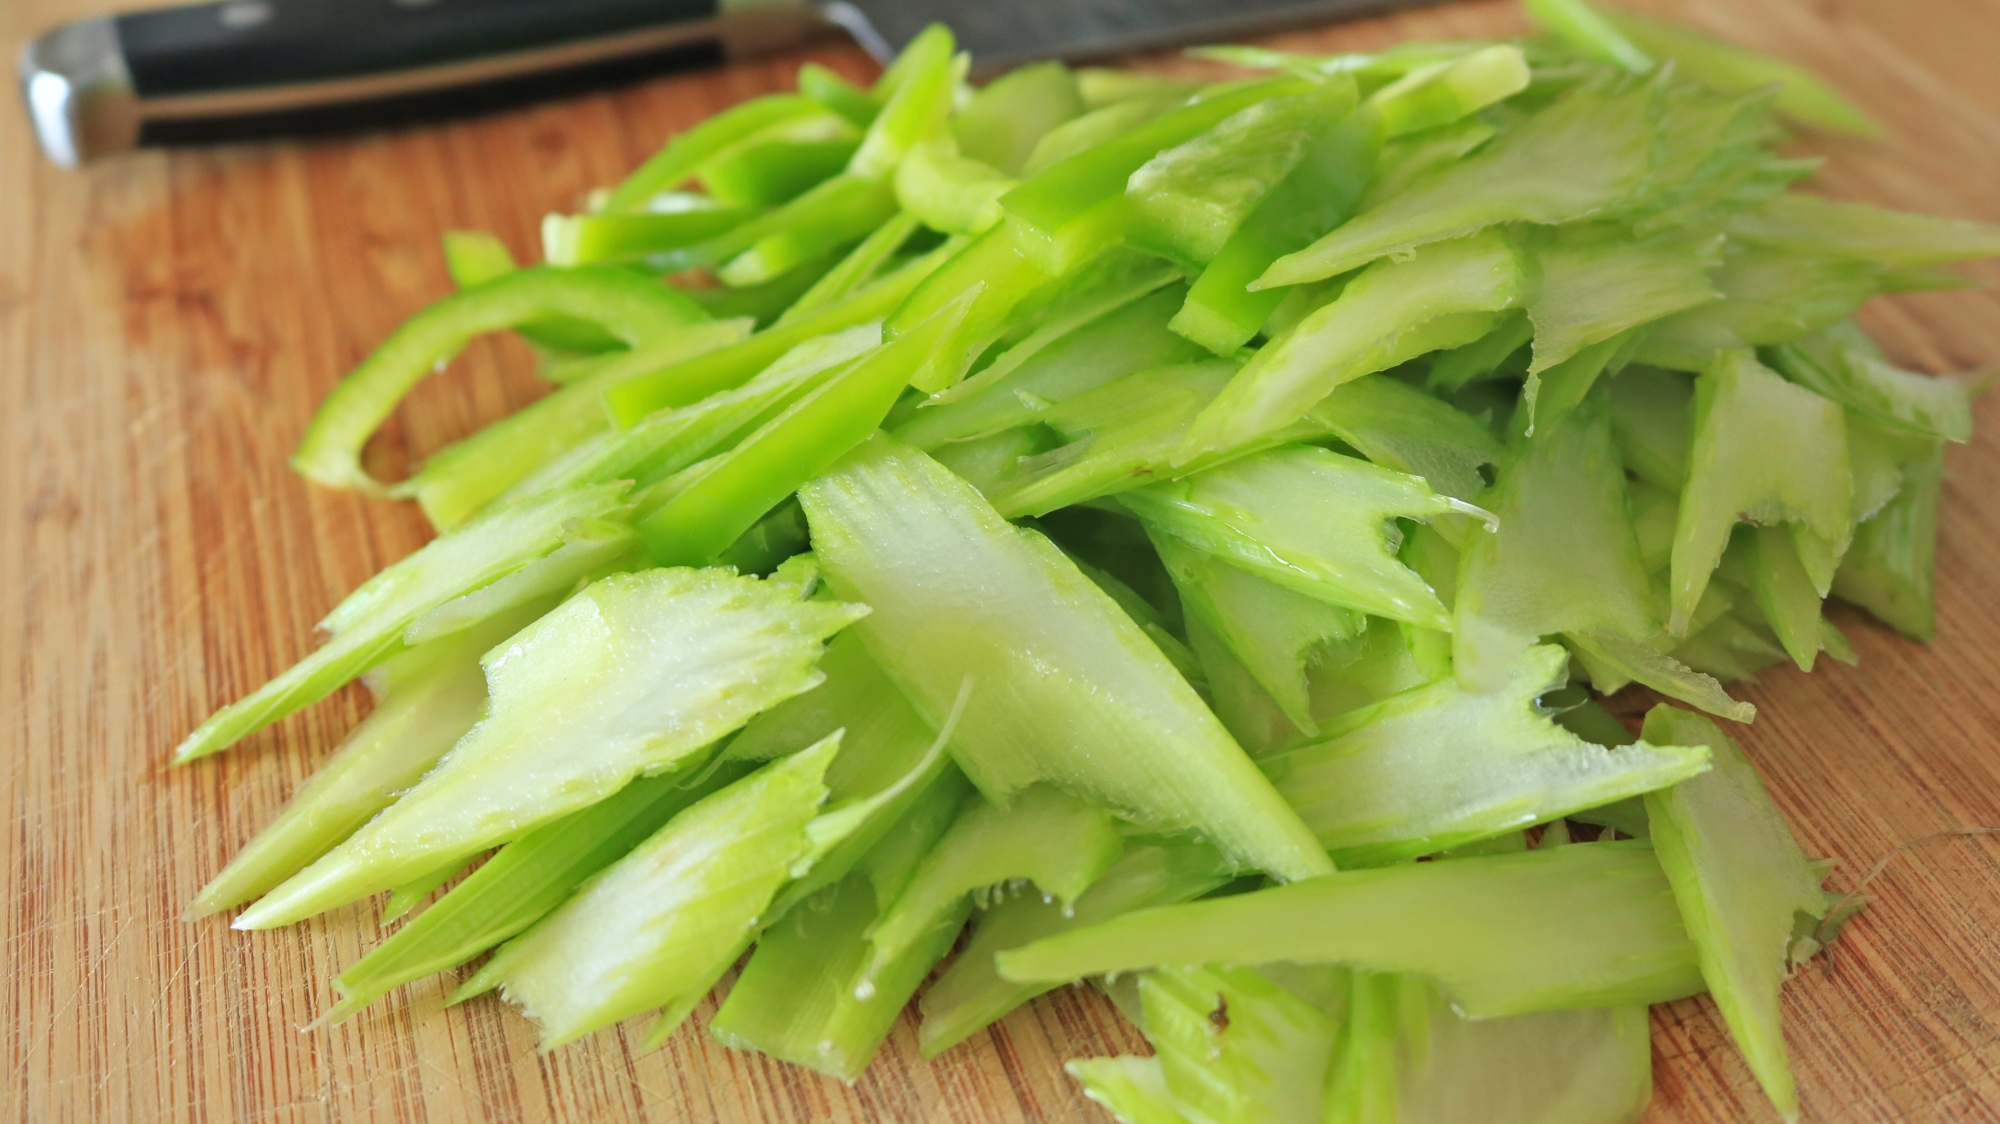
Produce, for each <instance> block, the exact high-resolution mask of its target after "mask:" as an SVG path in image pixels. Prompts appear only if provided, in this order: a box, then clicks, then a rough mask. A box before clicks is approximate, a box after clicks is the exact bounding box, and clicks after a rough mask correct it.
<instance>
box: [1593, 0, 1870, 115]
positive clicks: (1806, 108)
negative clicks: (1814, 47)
mask: <svg viewBox="0 0 2000 1124" xmlns="http://www.w3.org/2000/svg"><path fill="white" fill-rule="evenodd" d="M1604 18H1605V19H1607V20H1608V21H1610V23H1611V25H1612V26H1613V27H1615V28H1617V30H1618V31H1619V33H1620V34H1622V35H1624V36H1625V38H1627V39H1629V40H1631V41H1632V42H1633V43H1634V44H1636V45H1637V46H1638V47H1639V48H1640V49H1641V50H1644V51H1646V52H1647V53H1649V54H1651V55H1652V56H1654V57H1655V58H1662V59H1672V60H1674V68H1675V70H1676V71H1678V72H1679V73H1680V74H1682V75H1683V76H1685V77H1688V78H1692V79H1694V80H1695V81H1697V82H1700V83H1702V84H1703V85H1706V86H1712V87H1714V88H1715V89H1718V90H1723V91H1727V92H1731V93H1734V92H1738V91H1743V90H1757V89H1762V88H1764V87H1767V86H1771V85H1776V86H1778V88H1779V89H1778V97H1777V101H1776V103H1775V105H1776V108H1777V110H1778V112H1779V113H1782V114H1784V115H1785V116H1786V117H1789V118H1791V119H1792V120H1794V121H1798V122H1800V123H1802V124H1806V125H1811V126H1813V127H1815V128H1820V129H1830V130H1832V131H1834V132H1840V133H1854V134H1858V135H1861V136H1880V135H1881V133H1882V127H1881V126H1880V125H1878V124H1876V123H1875V121H1874V119H1872V118H1870V117H1869V116H1868V115H1867V114H1865V113H1863V112H1861V111H1860V110H1859V109H1856V108H1855V107H1854V105H1853V103H1851V102H1849V101H1848V100H1847V99H1846V98H1844V97H1842V96H1840V94H1838V93H1836V92H1835V91H1834V90H1833V89H1832V88H1831V87H1829V86H1827V85H1826V84H1825V83H1824V82H1821V81H1820V80H1819V79H1818V78H1816V77H1814V76H1813V75H1812V73H1811V72H1809V71H1807V70H1805V69H1803V68H1801V67H1798V66H1794V65H1793V64H1791V63H1788V62H1782V61H1780V60H1778V59H1774V58H1771V57H1770V56H1768V55H1761V54H1758V53H1757V52H1755V51H1749V50H1745V49H1744V48H1742V47H1736V46H1731V45H1729V44H1726V43H1721V42H1718V41H1716V40H1714V39H1710V38H1709V37H1707V36H1705V35H1702V34H1700V33H1699V32H1696V31H1693V30H1690V29H1689V28H1686V27H1683V26H1681V25H1679V24H1672V23H1667V22H1665V21H1662V20H1655V19H1648V18H1646V17H1644V16H1639V15H1633V14H1630V13H1627V12H1616V13H1612V12H1607V13H1605V17H1604Z"/></svg>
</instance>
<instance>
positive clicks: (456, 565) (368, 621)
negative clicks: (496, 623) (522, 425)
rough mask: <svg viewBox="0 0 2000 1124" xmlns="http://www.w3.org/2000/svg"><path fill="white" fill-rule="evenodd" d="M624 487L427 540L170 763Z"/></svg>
mask: <svg viewBox="0 0 2000 1124" xmlns="http://www.w3.org/2000/svg"><path fill="white" fill-rule="evenodd" d="M625 490H626V485H625V484H623V483H615V484H604V485H598V486H594V487H587V488H572V489H566V490H563V491H558V492H551V493H549V494H547V495H545V496H539V497H535V498H532V499H529V500H524V501H522V502H520V503H516V504H508V505H506V506H504V507H500V508H496V509H494V510H493V511H491V512H489V513H487V514H486V515H483V516H481V517H480V518H478V519H475V520H473V521H472V522H470V523H467V524H466V525H465V526H463V527H461V528H459V529H458V530H456V531H453V532H451V533H450V534H446V535H441V536H439V537H438V538H436V539H434V540H432V541H431V542H430V543H429V544H427V545H425V546H424V547H423V548H422V549H420V550H418V551H417V552H416V553H414V554H412V555H410V556H409V557H408V558H405V559H403V560H402V561H400V562H397V563H395V564H394V565H392V566H390V567H389V568H388V569H386V570H383V571H382V572H381V573H379V574H377V575H375V576H374V577H373V578H370V579H369V580H368V581H367V582H365V583H364V584H363V585H362V586H361V588H359V589H357V590H355V591H354V592H353V593H351V594H349V595H348V596H347V598H346V599H345V600H343V601H342V602H341V603H340V604H339V605H337V606H335V607H334V610H333V612H331V613H328V614H327V616H326V619H325V620H322V621H321V622H320V625H319V627H320V629H321V630H322V631H324V632H326V633H329V634H330V635H329V638H328V640H327V642H326V643H325V644H323V645H321V646H320V647H319V648H317V649H315V650H314V651H313V652H312V654H310V655H308V656H306V657H305V658H304V659H302V660H300V661H299V662H298V663H295V664H293V665H292V666H291V667H289V668H287V669H286V670H285V671H283V672H280V673H279V674H278V675H277V677H276V678H274V679H272V680H271V681H270V682H268V683H266V684H264V685H263V686H262V687H259V688H257V689H256V690H255V691H252V692H251V693H250V694H248V695H245V696H244V697H243V698H241V699H238V700H237V701H235V702H233V703H231V704H229V705H228V706H225V707H223V708H222V709H221V710H218V711H216V712H215V713H214V714H212V715H210V716H209V718H208V720H207V721H206V722H203V723H202V724H201V726H200V727H198V728H197V729H196V730H195V731H194V732H193V733H191V734H189V735H188V736H187V738H186V740H184V741H182V742H181V744H180V746H179V747H178V748H177V749H175V751H174V761H175V763H176V764H180V763H185V762H188V761H192V760H194V759H195V758H197V757H205V756H207V755H208V754H211V753H215V752H217V751H218V750H223V749H227V748H229V747H230V746H231V745H233V744H235V743H236V742H237V741H238V740H240V739H241V738H243V737H245V736H247V735H249V734H252V733H255V732H256V731H258V730H261V729H263V728H264V727H266V726H268V725H270V724H271V723H273V722H276V721H277V720H278V719H280V718H283V717H284V716H285V715H287V714H290V713H292V712H293V711H295V710H298V709H300V708H302V707H305V706H309V705H311V704H313V703H315V702H318V701H319V700H321V699H323V698H325V697H326V696H328V695H330V694H332V693H333V692H334V691H336V690H338V689H340V688H341V687H343V686H345V685H346V684H348V683H349V682H351V681H353V680H354V678H355V677H356V676H359V675H360V674H361V673H362V672H364V671H367V670H368V669H369V668H371V667H374V666H375V665H376V664H379V663H381V662H382V661H383V660H386V659H388V658H389V657H390V656H393V655H395V654H396V653H397V652H399V651H401V650H402V647H403V639H402V634H403V630H404V628H406V627H408V625H409V624H410V622H411V621H414V620H416V619H417V618H418V617H420V616H422V615H423V614H425V613H427V612H429V611H430V610H432V609H434V608H436V607H437V606H439V605H441V604H443V603H445V602H446V601H449V600H451V599H452V598H454V597H457V596H459V595H461V594H464V593H467V592H469V591H471V590H475V589H478V588H480V587H482V586H485V585H489V584H491V583H492V582H494V581H497V580H499V579H500V578H503V577H506V576H507V575H508V574H510V573H513V572H514V571H516V570H519V569H520V568H521V567H523V566H526V565H528V564H530V563H532V562H533V561H535V560H536V559H537V558H540V557H542V556H543V555H545V554H547V553H548V552H549V551H551V550H554V549H556V548H557V547H558V546H559V545H560V544H561V542H562V539H563V532H564V527H565V525H566V524H568V523H569V522H570V521H572V520H575V519H590V518H594V517H597V516H601V515H606V514H609V513H610V512H612V511H613V510H614V509H616V508H617V507H619V506H620V505H621V504H622V503H623V502H624V494H625Z"/></svg>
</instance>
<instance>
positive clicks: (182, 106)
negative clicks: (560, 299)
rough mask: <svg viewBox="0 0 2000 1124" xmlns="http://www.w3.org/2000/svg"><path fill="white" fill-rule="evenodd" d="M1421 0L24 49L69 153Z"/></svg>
mask: <svg viewBox="0 0 2000 1124" xmlns="http://www.w3.org/2000/svg"><path fill="white" fill-rule="evenodd" d="M1411 2H1415V0H836V2H824V3H820V2H806V0H221V2H219V3H207V4H194V5H189V6H186V7H177V8H164V9H158V10H153V11H142V12H131V13H127V14H123V15H111V16H98V17H93V18H89V19H83V20H79V21H76V22H74V23H69V24H65V25H63V26H61V27H58V28H56V29H55V30H53V31H50V32H48V33H46V34H44V35H42V36H41V37H39V38H37V39H35V40H33V41H32V42H30V43H28V44H27V46H26V47H24V48H23V49H22V51H21V58H20V74H21V88H22V92H23V94H24V95H25V96H26V98H27V103H28V112H29V115H30V117H31V118H32V119H33V122H34V127H35V134H36V136H37V137H38V138H39V139H40V141H41V145H42V149H43V151H44V152H46V153H47V154H48V156H49V158H50V159H51V160H53V161H54V162H55V163H57V164H59V165H62V166H64V167H74V166H76V165H77V164H79V163H81V162H83V161H86V160H90V159H93V158H96V157H100V156H105V155H109V154H112V153H117V152H124V151H127V150H130V149H133V148H136V147H139V146H142V145H171V144H194V143H204V142H214V141H227V140H243V139H251V138H257V137H268V136H278V135H285V134H293V133H313V132H325V131H331V130H342V129H354V128H367V127H371V126H377V125H385V124H391V123H396V122H400V121H408V120H413V119H422V118H428V117H440V116H448V115H455V114H462V113H468V112H475V111H480V110H485V109H492V108H498V107H501V106H505V105H513V104H520V103H522V102H525V101H532V100H537V99H541V98H546V97H551V96H554V95H557V94H560V93H566V92H570V91H573V90H577V89H582V88H590V87H596V86H603V85H609V84H614V83H618V82H621V81H627V80H631V79H636V78H640V77H644V76H648V75H652V74H656V73H659V72H661V71H667V70H676V69H686V68H689V67H693V66H701V65H708V64H713V63H717V62H721V61H724V60H728V59H735V58H742V57H747V56H751V55H755V54H758V53H762V52H767V51H772V50H778V49H783V48H786V47H790V46H794V45H796V44H799V43H801V42H803V41H805V40H806V39H808V38H810V37H812V36H814V35H816V34H820V33H823V32H826V31H830V30H845V31H846V32H847V33H848V34H850V35H852V36H853V37H854V38H855V39H856V40H857V41H859V42H860V44H861V45H862V47H863V48H865V49H866V50H867V51H868V52H869V53H870V54H872V55H873V56H875V58H876V59H877V60H879V61H882V62H885V63H886V62H887V61H888V60H889V59H890V58H891V57H892V56H894V55H895V53H896V52H897V51H898V50H900V49H901V48H902V47H903V46H904V44H906V43H908V42H909V41H910V39H911V38H913V37H914V36H915V35H916V34H917V33H918V32H919V31H921V30H923V28H924V27H925V26H926V25H928V24H930V23H932V22H934V21H942V22H944V23H946V24H948V25H950V27H951V28H952V30H953V31H954V32H955V33H956V34H957V36H958V41H959V44H960V46H961V47H962V48H964V49H965V50H967V51H969V52H970V53H971V55H972V59H973V64H974V69H975V72H979V73H992V72H993V71H996V70H999V69H1002V68H1004V67H1007V66H1011V65H1013V64H1015V63H1020V62H1025V61H1028V60H1031V59H1042V58H1062V59H1072V60H1073V59H1083V58H1091V57H1097V56H1103V55H1110V54H1117V53H1123V52H1129V51H1140V50H1148V49H1153V48H1159V47H1166V46H1173V45H1177V44H1181V43H1189V42H1197V41H1203V40H1214V39H1216V38H1219V37H1223V36H1233V35H1246V34H1254V33H1257V32H1264V31H1271V30H1276V29H1279V28H1282V27H1286V26H1293V25H1298V24H1304V23H1311V22H1315V21H1320V20H1327V19H1332V18H1336V17H1344V16H1351V15H1356V14H1360V13H1363V12H1369V11H1378V10H1381V9H1384V8H1389V7H1395V6H1400V5H1404V4H1408V3H1411Z"/></svg>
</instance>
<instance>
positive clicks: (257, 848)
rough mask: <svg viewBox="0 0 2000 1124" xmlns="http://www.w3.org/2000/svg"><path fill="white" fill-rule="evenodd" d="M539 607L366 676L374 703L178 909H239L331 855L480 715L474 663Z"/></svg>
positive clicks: (479, 681)
mask: <svg viewBox="0 0 2000 1124" xmlns="http://www.w3.org/2000/svg"><path fill="white" fill-rule="evenodd" d="M547 607H548V606H547V604H546V603H544V604H539V605H532V606H529V607H528V608H527V609H526V610H525V611H523V612H516V613H510V614H507V615H505V616H502V617H498V618H495V619H492V620H489V621H487V622H485V623H484V624H482V625H481V626H479V627H477V628H472V629H468V630H466V631H464V632H460V633H458V634H457V635H455V636H452V637H449V638H447V639H445V640H443V641H441V642H440V643H437V644H423V645H419V646H417V647H414V648H411V649H410V650H408V651H406V652H403V653H402V654H401V655H398V656H395V657H393V658H391V659H390V660H389V661H388V662H386V663H384V664H382V665H381V666H380V667H378V668H376V669H375V670H374V671H373V672H371V673H370V675H369V679H370V681H371V683H372V684H373V685H374V686H375V687H376V689H377V691H378V693H379V695H380V699H379V700H378V701H377V702H376V704H375V710H374V711H373V712H372V713H371V714H369V716H368V717H367V718H366V719H363V720H362V722H361V724H360V725H358V726H356V727H355V728H354V729H353V731H351V732H350V733H349V734H348V735H347V737H346V738H345V739H343V740H342V742H341V744H340V749H339V751H338V752H336V753H335V754H334V755H333V756H332V757H330V758H328V759H327V761H326V763H325V764H324V765H321V766H320V767H319V769H318V771H316V772H315V773H313V775H312V777H311V779H309V780H307V781H306V783H305V784H304V785H303V786H301V787H300V789H299V790H298V792H297V793H296V794H294V795H293V796H292V798H291V800H290V801H289V802H287V803H286V805H285V807H284V810H283V811H281V812H279V813H278V815H277V818H276V819H273V820H272V821H271V822H270V823H268V824H266V825H265V826H264V828H263V830H261V831H259V832H258V833H257V837H256V838H255V839H252V840H251V841H250V842H249V843H248V844H246V845H245V846H244V847H243V849H242V850H241V851H238V852H237V853H236V857H235V858H233V859H231V860H230V861H229V865H228V866H226V867H224V868H223V870H222V873H220V874H218V875H216V876H215V878H214V879H213V880H211V881H210V882H209V884H208V885H206V886H204V887H202V890H201V893H199V894H197V895H196V896H195V899H194V902H193V903H192V904H191V905H190V906H189V907H188V915H189V916H190V917H203V916H207V915H208V914H211V913H215V912H217V911H219V910H224V909H228V908H229V907H230V906H234V905H240V904H242V903H243V902H247V901H249V900H251V899H252V898H255V897H258V896H259V895H261V894H263V893H264V892H266V891H267V890H270V889H271V888H272V887H274V886H276V885H277V884H278V883H280V882H283V881H284V880H285V879H287V878H290V877H291V876H292V875H294V874H297V873H298V872H299V871H300V870H302V869H304V868H305V867H306V865H307V864H309V863H311V862H312V861H313V860H314V859H317V858H319V857H320V856H321V855H324V854H325V853H327V852H328V851H330V850H332V849H333V848H334V847H335V846H336V845H337V844H339V842H340V841H341V840H343V839H345V838H347V836H348V835H350V834H352V833H353V832H354V830H355V829H356V828H358V827H360V826H361V825H362V824H365V823H367V822H368V820H369V817H371V816H373V815H374V814H375V813H377V812H379V811H381V810H382V809H383V808H386V807H388V806H389V805H390V804H391V803H393V802H394V801H395V799H396V796H397V794H398V793H400V792H401V791H402V790H404V789H406V788H408V787H410V786H411V785H413V784H415V783H417V780H418V778H420V777H422V776H423V775H424V773H426V772H427V771H429V769H430V767H431V766H432V765H434V764H436V762H437V759H438V758H440V757H442V756H444V753H445V751H446V750H448V749H450V748H451V747H452V743H454V742H456V741H458V739H459V738H460V737H461V736H463V735H464V734H465V732H466V731H467V730H470V729H471V728H472V726H473V724H474V723H476V722H478V721H479V719H480V716H481V715H482V714H483V713H484V711H485V709H486V680H485V678H484V677H483V676H481V675H480V672H479V657H480V656H482V655H484V654H485V652H486V650H487V649H488V648H491V647H492V646H493V645H495V644H497V643H499V642H500V641H502V640H505V639H506V638H507V637H509V636H512V635H513V634H514V633H515V632H516V631H518V630H519V629H520V628H521V627H522V626H523V625H525V624H527V623H528V622H529V621H531V620H533V619H534V618H535V617H536V616H539V615H541V613H542V611H544V610H546V608H547Z"/></svg>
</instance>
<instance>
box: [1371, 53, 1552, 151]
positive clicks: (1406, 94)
mask: <svg viewBox="0 0 2000 1124" xmlns="http://www.w3.org/2000/svg"><path fill="white" fill-rule="evenodd" d="M1527 88H1528V60H1527V59H1526V58H1524V57H1522V55H1521V49H1520V48H1519V47H1515V46H1512V45H1511V44H1506V43H1495V44H1493V45H1492V46H1490V47H1481V48H1480V49H1478V50H1476V51H1473V52H1471V53H1470V54H1466V55H1461V56H1459V57H1458V58H1455V59H1451V60H1439V61H1438V62H1435V63H1432V64H1431V65H1429V66H1425V67H1419V68H1417V69H1416V70H1412V71H1410V72H1409V73H1408V74H1405V75H1403V76H1402V77H1401V78H1399V79H1397V80H1396V81H1394V82H1391V83H1389V84H1388V85H1387V86H1384V87H1382V88H1381V89H1379V90H1377V91H1375V92H1374V93H1373V94H1370V95H1369V97H1368V100H1369V102H1370V103H1372V104H1373V105H1374V106H1375V108H1376V109H1377V110H1378V111H1379V112H1380V113H1381V114H1382V132H1383V135H1384V136H1386V137H1397V136H1402V135H1404V134H1407V133H1416V132H1421V131H1423V130H1425V129H1435V128H1437V127H1439V126H1442V125H1449V124H1451V123H1452V122H1454V121H1458V120H1460V119H1461V118H1464V117H1468V116H1471V115H1472V114H1474V113H1477V112H1479V111H1480V110H1482V109H1485V108H1486V107H1487V106H1489V105H1492V104H1493V103H1494V102H1497V101H1501V100H1503V99H1506V98H1510V97H1513V96H1514V95H1515V94H1518V93H1520V92H1521V91H1522V90H1525V89H1527Z"/></svg>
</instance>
